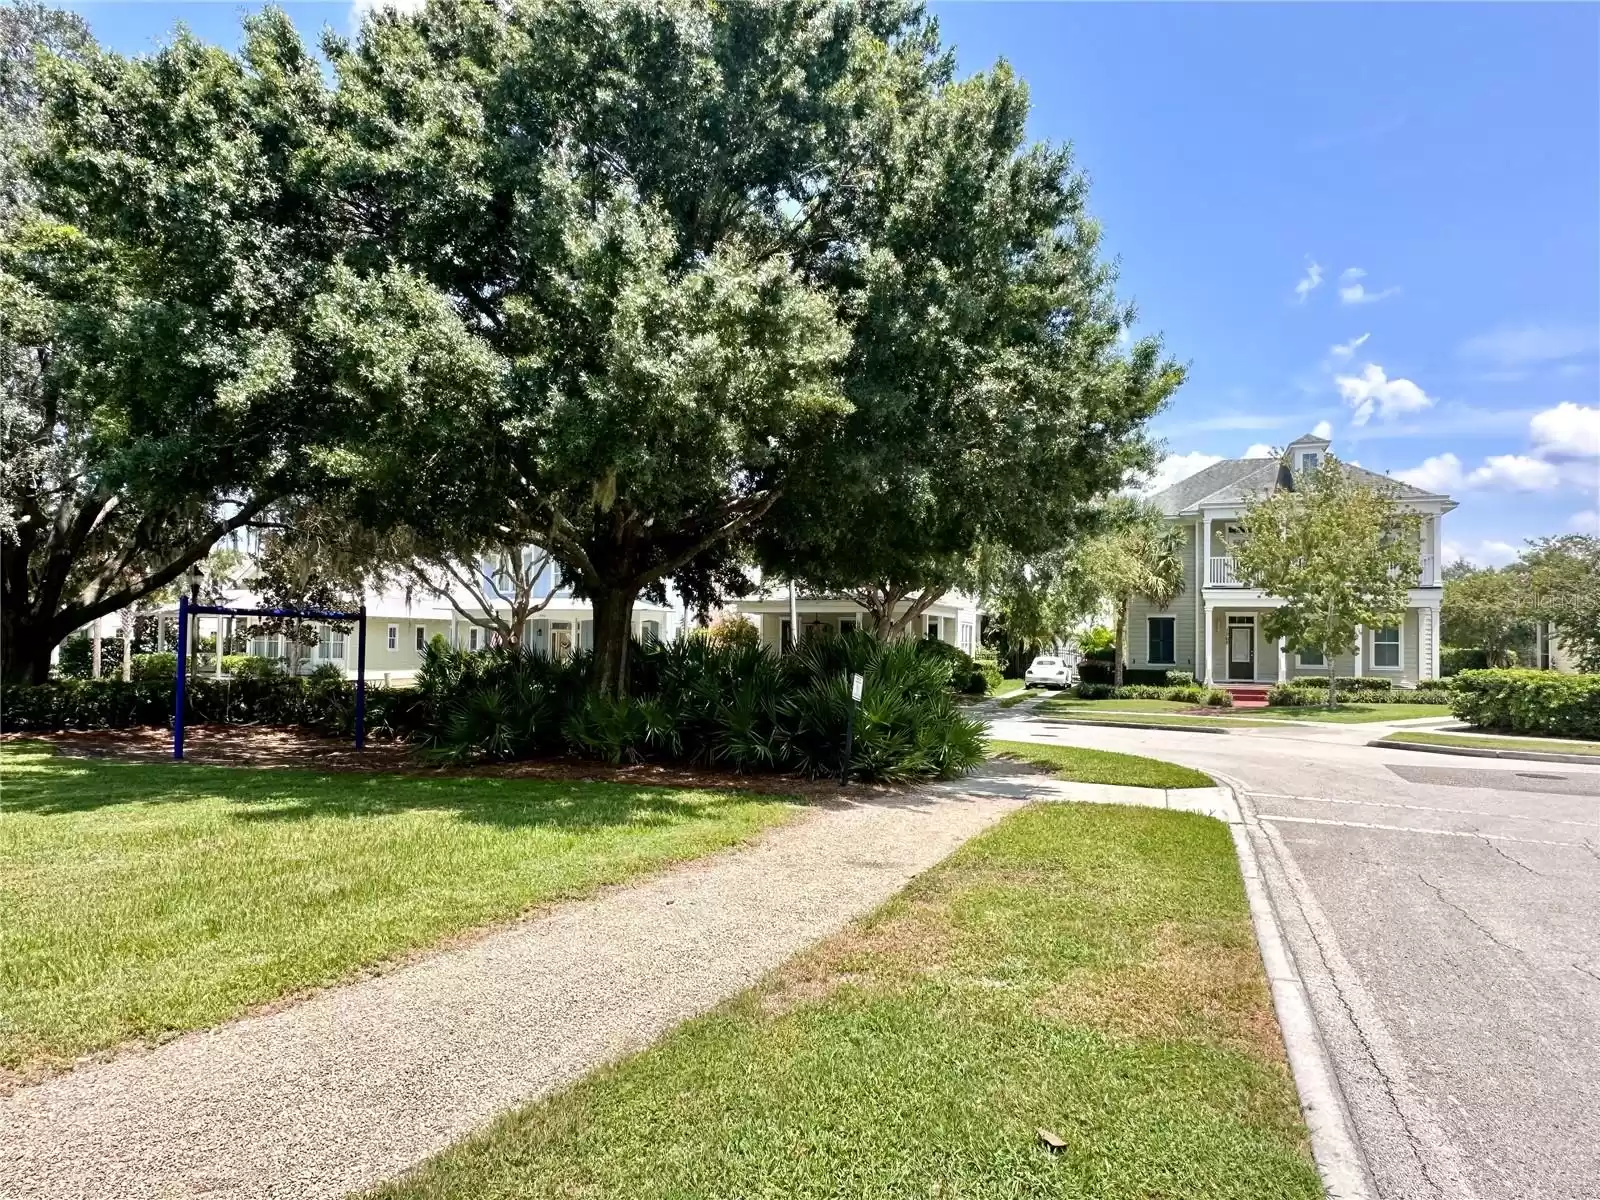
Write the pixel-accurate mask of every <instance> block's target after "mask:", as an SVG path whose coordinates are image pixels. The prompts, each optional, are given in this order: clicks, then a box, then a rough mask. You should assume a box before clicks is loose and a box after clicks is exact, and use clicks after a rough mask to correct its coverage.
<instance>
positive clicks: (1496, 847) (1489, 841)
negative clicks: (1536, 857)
mask: <svg viewBox="0 0 1600 1200" xmlns="http://www.w3.org/2000/svg"><path fill="white" fill-rule="evenodd" d="M1478 836H1479V837H1482V838H1483V844H1484V845H1485V846H1487V847H1489V849H1491V850H1493V851H1494V852H1495V853H1496V854H1498V855H1499V856H1500V857H1501V858H1503V859H1505V860H1506V861H1507V862H1508V863H1514V864H1515V865H1517V866H1519V867H1521V868H1522V869H1523V870H1524V871H1526V872H1527V873H1528V874H1529V875H1537V876H1538V877H1539V878H1540V879H1543V878H1544V877H1545V875H1544V872H1543V871H1535V870H1534V869H1533V868H1532V867H1530V866H1529V865H1528V864H1527V863H1525V862H1523V861H1522V860H1521V859H1520V858H1517V857H1515V856H1514V855H1511V854H1507V853H1506V851H1505V849H1504V847H1502V846H1501V845H1500V843H1499V842H1497V841H1495V840H1494V839H1493V838H1490V837H1485V836H1484V835H1483V834H1479V835H1478Z"/></svg>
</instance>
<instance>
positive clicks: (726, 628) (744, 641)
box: [699, 612, 761, 650]
mask: <svg viewBox="0 0 1600 1200" xmlns="http://www.w3.org/2000/svg"><path fill="white" fill-rule="evenodd" d="M699 636H701V637H704V638H705V639H706V640H707V641H708V642H710V643H711V644H712V645H713V646H716V647H718V648H719V649H723V650H728V649H732V648H733V647H735V646H755V645H758V644H760V642H761V631H760V630H759V629H757V628H756V624H755V622H754V621H752V620H751V619H750V618H749V617H747V616H745V615H744V614H743V613H738V612H725V613H723V614H722V615H720V616H719V617H718V618H717V619H716V620H715V621H713V622H711V624H710V625H709V626H708V627H707V628H706V629H705V631H704V632H703V633H701V634H699Z"/></svg>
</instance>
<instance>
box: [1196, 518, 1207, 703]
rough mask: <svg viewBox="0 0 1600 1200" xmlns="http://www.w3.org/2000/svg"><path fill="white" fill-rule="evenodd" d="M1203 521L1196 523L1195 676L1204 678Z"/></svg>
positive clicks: (1204, 564)
mask: <svg viewBox="0 0 1600 1200" xmlns="http://www.w3.org/2000/svg"><path fill="white" fill-rule="evenodd" d="M1202 528H1203V527H1202V523H1201V522H1200V521H1198V520H1197V521H1195V523H1194V677H1195V678H1196V679H1204V678H1205V677H1206V673H1205V671H1204V670H1203V669H1202V668H1201V666H1200V662H1201V659H1200V655H1201V647H1202V646H1204V645H1205V631H1204V630H1203V629H1201V628H1200V617H1201V613H1202V611H1203V609H1204V593H1205V586H1206V560H1205V549H1206V548H1205V543H1204V542H1202V541H1201V540H1200V534H1201V531H1202Z"/></svg>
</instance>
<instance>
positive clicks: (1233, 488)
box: [1146, 434, 1456, 517]
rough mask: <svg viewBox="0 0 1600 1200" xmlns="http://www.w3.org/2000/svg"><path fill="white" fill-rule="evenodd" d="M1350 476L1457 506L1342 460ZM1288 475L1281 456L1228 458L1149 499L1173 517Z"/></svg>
mask: <svg viewBox="0 0 1600 1200" xmlns="http://www.w3.org/2000/svg"><path fill="white" fill-rule="evenodd" d="M1289 444H1290V446H1304V445H1311V444H1316V445H1322V446H1326V445H1328V441H1327V439H1325V438H1317V437H1312V436H1310V435H1309V434H1308V435H1307V436H1306V437H1303V438H1299V439H1297V440H1296V441H1293V442H1290V443H1289ZM1340 466H1342V467H1343V468H1344V470H1345V472H1346V474H1348V475H1349V476H1350V477H1352V478H1353V479H1356V480H1357V481H1359V482H1361V483H1364V484H1367V485H1368V486H1369V487H1377V486H1380V485H1381V486H1383V487H1384V488H1386V489H1387V490H1388V491H1389V493H1390V494H1391V495H1392V496H1394V498H1395V499H1397V500H1444V501H1445V511H1446V512H1448V511H1449V510H1450V509H1452V508H1454V507H1455V506H1456V505H1455V502H1454V501H1453V500H1450V499H1449V498H1448V497H1446V496H1442V495H1440V494H1438V493H1436V492H1427V491H1423V489H1421V488H1419V487H1413V486H1412V485H1411V484H1409V483H1402V482H1401V481H1400V480H1398V479H1393V478H1391V477H1389V476H1388V475H1379V474H1378V473H1377V472H1376V471H1369V470H1367V469H1366V468H1365V467H1357V466H1353V465H1351V464H1350V463H1341V464H1340ZM1280 472H1282V473H1283V475H1284V477H1285V478H1287V477H1288V472H1289V468H1288V467H1287V466H1286V465H1285V464H1284V462H1283V461H1282V460H1281V459H1277V458H1225V459H1223V460H1222V461H1221V462H1214V463H1212V464H1211V465H1210V466H1209V467H1206V468H1205V469H1204V470H1201V471H1196V472H1195V473H1194V474H1193V475H1190V476H1189V477H1188V478H1186V479H1180V480H1178V482H1177V483H1175V484H1173V485H1172V486H1171V487H1167V488H1163V489H1162V490H1161V491H1159V492H1157V493H1156V494H1155V495H1153V496H1150V497H1147V500H1146V502H1147V503H1149V504H1151V505H1153V506H1154V507H1155V508H1157V509H1159V510H1160V511H1161V512H1162V513H1164V514H1165V515H1166V516H1169V517H1177V516H1182V515H1184V514H1188V513H1194V512H1197V511H1198V510H1199V509H1200V508H1201V507H1202V506H1204V507H1207V508H1213V507H1214V508H1224V507H1229V506H1233V505H1240V504H1243V503H1244V502H1245V501H1246V500H1247V499H1250V498H1251V497H1253V496H1259V495H1261V494H1262V493H1264V492H1270V491H1272V490H1273V488H1275V487H1276V486H1278V481H1279V473H1280Z"/></svg>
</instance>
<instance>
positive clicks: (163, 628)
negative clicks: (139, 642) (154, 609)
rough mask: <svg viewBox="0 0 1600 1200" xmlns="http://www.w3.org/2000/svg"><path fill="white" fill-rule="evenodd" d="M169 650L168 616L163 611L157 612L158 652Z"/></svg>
mask: <svg viewBox="0 0 1600 1200" xmlns="http://www.w3.org/2000/svg"><path fill="white" fill-rule="evenodd" d="M166 652H167V618H166V616H165V615H164V614H162V613H159V612H158V613H156V653H157V654H165V653H166Z"/></svg>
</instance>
